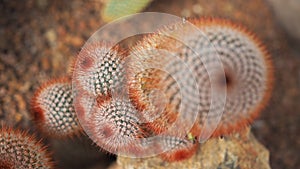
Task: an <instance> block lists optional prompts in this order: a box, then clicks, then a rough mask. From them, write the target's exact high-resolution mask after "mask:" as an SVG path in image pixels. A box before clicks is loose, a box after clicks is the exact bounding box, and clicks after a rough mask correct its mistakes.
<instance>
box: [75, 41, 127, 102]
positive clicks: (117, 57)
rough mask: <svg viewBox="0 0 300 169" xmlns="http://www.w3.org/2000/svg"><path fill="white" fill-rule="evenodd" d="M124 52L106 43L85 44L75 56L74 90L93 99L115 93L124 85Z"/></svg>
mask: <svg viewBox="0 0 300 169" xmlns="http://www.w3.org/2000/svg"><path fill="white" fill-rule="evenodd" d="M124 57H125V54H124V52H122V51H121V50H120V48H119V47H118V46H115V47H113V46H112V45H110V44H108V43H104V42H103V43H100V42H98V43H91V44H87V45H86V46H84V47H83V49H82V50H81V51H80V53H79V55H78V56H77V59H76V62H75V66H74V72H73V84H74V85H75V86H76V89H75V90H78V94H79V95H80V92H87V93H89V94H91V95H94V96H95V97H98V96H106V95H109V94H110V93H112V92H116V91H117V90H118V88H119V87H120V86H121V85H122V84H123V83H124V72H125V70H124V66H123V63H122V62H123V61H122V60H123V58H124Z"/></svg>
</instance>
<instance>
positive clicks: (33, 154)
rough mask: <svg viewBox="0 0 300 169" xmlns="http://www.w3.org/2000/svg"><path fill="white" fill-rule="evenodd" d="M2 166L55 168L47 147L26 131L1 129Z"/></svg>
mask: <svg viewBox="0 0 300 169" xmlns="http://www.w3.org/2000/svg"><path fill="white" fill-rule="evenodd" d="M0 168H1V169H17V168H32V169H34V168H43V169H51V168H53V163H52V162H51V160H50V158H49V154H48V153H47V151H46V148H45V147H44V146H43V145H42V144H41V143H40V142H39V141H36V140H35V139H34V137H33V136H31V135H28V134H27V133H26V132H22V131H19V130H14V129H11V128H2V129H0Z"/></svg>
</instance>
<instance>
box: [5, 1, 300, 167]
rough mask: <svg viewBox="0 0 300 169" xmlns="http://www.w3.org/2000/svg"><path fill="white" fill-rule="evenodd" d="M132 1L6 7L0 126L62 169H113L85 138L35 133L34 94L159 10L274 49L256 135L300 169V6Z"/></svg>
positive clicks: (277, 158)
mask: <svg viewBox="0 0 300 169" xmlns="http://www.w3.org/2000/svg"><path fill="white" fill-rule="evenodd" d="M112 1H113V0H112ZM114 1H115V0H114ZM122 1H123V2H122ZM124 1H126V0H120V2H118V3H124ZM132 1H133V0H128V1H127V2H126V3H125V5H123V6H122V5H121V6H117V5H118V4H117V3H115V4H112V6H109V5H108V3H110V2H109V0H89V1H81V0H74V1H67V0H27V1H17V0H16V1H11V0H1V1H0V123H1V124H5V125H8V126H13V127H15V128H22V129H25V130H30V132H32V133H35V134H36V135H37V137H38V138H43V140H44V142H45V143H46V144H47V145H49V146H48V149H49V150H50V151H52V152H53V158H54V159H55V162H56V164H57V166H58V167H59V168H62V169H67V168H70V169H76V168H81V169H82V168H87V169H92V168H94V169H97V168H98V169H102V168H103V169H104V168H107V167H108V166H109V165H110V163H111V162H113V161H115V159H116V158H115V157H114V156H113V155H109V154H107V153H105V152H103V151H101V150H100V148H98V147H96V146H95V145H94V144H93V143H92V142H91V141H90V140H89V139H88V138H86V137H85V136H82V137H78V138H77V137H75V138H72V139H64V140H61V139H53V138H46V137H44V136H42V135H40V134H39V133H37V132H36V130H35V127H34V125H33V123H32V120H31V117H30V114H29V111H30V106H29V103H30V100H31V97H32V96H33V92H34V90H35V89H36V88H37V87H38V86H39V85H40V84H41V83H42V82H44V81H46V80H48V79H50V78H53V77H59V76H61V75H66V74H67V72H69V70H68V67H69V63H70V62H71V60H72V58H74V57H75V56H76V55H77V54H78V52H79V51H80V49H81V47H82V46H83V45H84V43H85V42H86V41H87V40H88V38H89V37H90V36H91V35H92V34H93V33H94V32H95V31H96V30H97V29H99V28H100V27H101V26H103V25H104V24H105V23H106V22H109V21H110V20H112V19H114V18H115V17H119V15H124V14H129V13H131V12H137V11H155V12H165V13H170V14H174V15H177V16H180V17H200V16H217V17H222V18H229V19H231V20H233V21H237V22H239V23H242V24H244V25H245V26H247V27H248V28H249V29H250V30H252V31H254V32H255V33H256V34H257V35H258V36H259V37H260V38H261V39H262V40H263V42H264V43H265V45H266V46H267V48H268V49H269V51H270V53H271V55H272V58H273V61H274V67H275V78H276V79H275V88H274V91H273V95H272V99H271V102H270V104H269V106H268V107H267V108H266V109H265V110H264V111H263V112H262V114H261V116H260V118H259V119H257V120H256V121H255V123H254V124H253V125H252V131H253V132H254V135H255V136H256V137H257V139H258V140H259V141H260V142H261V143H262V144H263V145H265V146H266V147H267V148H268V149H269V151H270V163H271V167H272V168H273V169H284V168H289V169H297V168H300V155H299V154H300V90H299V89H300V1H298V0H286V1H282V0H252V1H244V0H222V1H221V0H186V1H182V0H153V1H149V0H148V1H143V2H142V3H140V4H138V5H137V4H136V3H133V2H132ZM140 2H141V1H140ZM114 5H115V6H117V8H114ZM143 24H145V25H147V24H150V23H147V21H145V23H143ZM120 29H125V30H126V29H130V26H129V27H126V26H124V27H122V28H120Z"/></svg>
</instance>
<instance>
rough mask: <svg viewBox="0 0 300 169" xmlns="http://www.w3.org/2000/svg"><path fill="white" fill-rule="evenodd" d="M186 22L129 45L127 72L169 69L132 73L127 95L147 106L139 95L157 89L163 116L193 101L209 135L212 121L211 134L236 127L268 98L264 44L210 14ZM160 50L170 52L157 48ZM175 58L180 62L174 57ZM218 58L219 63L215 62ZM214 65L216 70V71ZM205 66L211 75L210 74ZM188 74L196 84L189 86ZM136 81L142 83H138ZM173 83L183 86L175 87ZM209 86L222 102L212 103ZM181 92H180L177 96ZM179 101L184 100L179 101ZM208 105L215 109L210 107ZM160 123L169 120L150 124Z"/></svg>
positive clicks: (269, 74)
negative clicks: (164, 109) (163, 101)
mask: <svg viewBox="0 0 300 169" xmlns="http://www.w3.org/2000/svg"><path fill="white" fill-rule="evenodd" d="M187 21H189V22H180V23H176V24H174V25H172V26H169V27H166V28H164V29H162V30H160V31H158V33H156V34H152V35H150V36H148V37H146V38H144V39H143V40H142V41H141V42H139V43H138V44H137V46H136V47H134V48H132V49H131V51H130V56H131V57H132V59H131V60H132V63H131V64H132V65H133V66H132V70H133V71H131V72H135V69H138V70H142V69H143V67H147V66H148V67H149V65H150V64H153V63H159V65H158V66H159V68H160V69H163V70H167V72H168V73H165V72H162V71H159V70H155V71H154V70H153V71H152V73H143V72H142V73H141V74H143V75H146V76H144V77H143V78H142V80H140V79H141V78H139V76H137V73H133V74H131V75H129V83H130V85H129V86H130V91H131V93H130V94H131V98H133V100H135V102H137V104H138V107H143V108H144V109H152V104H151V102H150V101H149V100H146V99H144V98H147V97H148V93H150V91H151V90H153V89H156V90H159V91H160V92H161V93H162V94H163V95H164V96H165V99H166V100H167V101H166V102H167V107H169V108H168V110H170V112H166V114H174V115H177V114H178V113H179V112H180V111H179V110H180V108H191V107H196V106H197V105H198V106H199V107H198V113H199V115H198V122H199V125H200V130H201V132H203V133H204V135H205V134H209V132H210V129H211V128H212V127H211V126H213V125H214V124H215V123H217V124H218V125H217V128H216V129H215V130H214V131H213V133H211V134H212V135H213V136H220V135H225V134H229V133H232V132H235V131H239V130H241V129H242V128H244V127H245V126H248V125H249V124H250V123H251V122H252V121H253V120H254V119H255V118H256V117H257V116H258V115H259V113H260V112H261V110H262V108H264V107H265V105H266V103H267V102H268V100H269V98H270V93H271V89H272V83H273V67H272V63H271V57H270V56H269V55H268V53H267V51H266V49H265V47H264V45H263V43H262V42H261V41H260V40H258V38H257V37H256V36H255V35H254V34H253V33H251V32H250V31H248V30H247V29H246V28H244V27H243V26H240V25H238V24H235V23H232V22H230V21H228V20H224V19H213V18H204V19H189V20H187ZM187 23H192V24H193V25H194V26H196V27H197V28H198V29H194V27H189V25H188V24H187ZM162 34H163V35H162ZM165 35H167V36H165ZM168 36H171V37H168ZM174 38H178V39H180V40H182V41H181V42H180V41H178V40H175V39H174ZM162 49H163V50H166V51H168V52H169V53H166V54H163V53H162V52H161V53H159V52H157V51H159V50H162ZM178 58H179V59H180V60H182V61H183V63H184V64H182V63H180V61H176V59H177V60H178ZM218 59H219V61H220V64H219V65H218V64H217V62H216V60H218ZM135 62H136V63H135ZM137 63H138V64H137ZM134 65H137V66H134ZM184 65H187V67H188V69H185V67H184ZM156 66H157V65H156ZM217 66H219V69H216V67H217ZM208 70H211V72H212V73H210V74H209V72H208ZM145 71H148V70H145ZM145 71H144V72H145ZM188 71H190V72H191V73H192V76H190V75H189V74H188ZM193 78H194V81H195V82H196V84H197V85H198V88H195V85H191V84H193ZM153 79H155V81H154V82H153ZM176 79H180V80H179V81H178V80H176ZM141 82H142V83H143V84H147V85H141ZM153 84H155V85H153ZM178 84H179V85H181V86H184V87H185V88H186V89H182V88H181V87H178ZM182 84H183V85H182ZM212 86H214V88H213V87H212ZM211 90H216V93H218V92H219V93H221V92H222V91H225V92H226V93H227V95H226V100H225V103H224V102H222V101H221V102H220V103H218V102H211V101H212V100H211V99H212V91H211ZM182 91H183V92H185V95H182V93H181V92H182ZM225 92H224V93H225ZM195 93H199V95H198V96H197V95H195ZM226 93H225V94H226ZM224 98H225V97H224ZM184 99H186V100H188V102H183V100H184ZM222 103H224V104H225V106H224V112H223V115H222V117H221V121H220V122H219V121H218V116H219V115H220V112H222V110H223V106H222ZM211 106H213V107H214V109H211V110H210V108H211ZM191 112H193V111H191ZM181 113H186V112H181ZM164 125H166V126H170V125H172V123H168V122H162V123H161V124H160V125H152V127H154V130H161V128H160V127H161V126H164ZM205 125H206V128H205ZM164 128H168V127H164Z"/></svg>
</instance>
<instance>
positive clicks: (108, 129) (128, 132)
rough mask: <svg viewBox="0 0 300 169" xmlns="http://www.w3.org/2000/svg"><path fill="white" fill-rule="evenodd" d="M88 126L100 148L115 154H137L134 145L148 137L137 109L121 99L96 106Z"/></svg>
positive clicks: (110, 100) (113, 99)
mask: <svg viewBox="0 0 300 169" xmlns="http://www.w3.org/2000/svg"><path fill="white" fill-rule="evenodd" d="M88 124H89V125H88V126H89V127H88V130H90V131H91V133H90V134H89V136H90V137H91V138H92V139H93V140H94V141H95V142H96V143H97V144H98V145H99V146H100V147H102V148H103V149H105V150H107V151H109V152H111V153H115V154H122V155H129V154H134V153H137V152H138V150H134V148H133V147H134V145H133V144H135V143H134V142H135V140H136V139H138V138H143V137H144V136H145V135H146V133H145V132H144V131H143V129H142V128H141V126H140V124H141V121H140V118H139V114H138V112H137V110H136V109H135V107H134V106H133V105H132V103H131V102H130V101H129V100H126V99H121V98H111V99H107V100H106V101H104V102H103V103H102V104H101V105H98V104H95V106H94V108H93V110H92V115H91V118H90V119H89V120H88ZM130 151H133V152H130ZM134 151H136V152H134Z"/></svg>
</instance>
